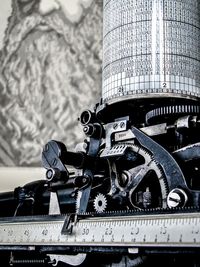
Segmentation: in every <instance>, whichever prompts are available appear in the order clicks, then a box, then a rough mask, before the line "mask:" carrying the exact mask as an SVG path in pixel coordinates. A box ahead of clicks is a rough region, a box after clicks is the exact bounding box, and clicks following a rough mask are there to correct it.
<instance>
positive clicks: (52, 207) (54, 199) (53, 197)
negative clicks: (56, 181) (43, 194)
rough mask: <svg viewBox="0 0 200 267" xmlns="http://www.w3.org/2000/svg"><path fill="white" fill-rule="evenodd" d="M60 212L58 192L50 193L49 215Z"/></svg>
mask: <svg viewBox="0 0 200 267" xmlns="http://www.w3.org/2000/svg"><path fill="white" fill-rule="evenodd" d="M58 214H60V205H59V201H58V195H57V192H51V193H50V203H49V215H58Z"/></svg>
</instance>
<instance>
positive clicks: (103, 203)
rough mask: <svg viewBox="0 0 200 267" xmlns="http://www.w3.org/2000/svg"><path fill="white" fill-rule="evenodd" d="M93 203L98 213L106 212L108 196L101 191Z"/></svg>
mask: <svg viewBox="0 0 200 267" xmlns="http://www.w3.org/2000/svg"><path fill="white" fill-rule="evenodd" d="M93 205H94V209H95V211H96V212H97V213H102V212H104V211H105V210H106V208H107V199H106V197H105V196H104V195H103V194H101V193H99V194H98V195H97V196H96V197H95V199H94V203H93Z"/></svg>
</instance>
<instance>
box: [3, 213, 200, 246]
mask: <svg viewBox="0 0 200 267" xmlns="http://www.w3.org/2000/svg"><path fill="white" fill-rule="evenodd" d="M12 220H13V219H12ZM63 224H64V217H63V216H60V217H59V216H57V218H56V219H54V217H51V216H47V217H46V218H45V219H42V217H41V219H39V218H38V220H37V219H34V220H31V219H27V221H25V220H22V221H20V218H18V219H17V220H16V221H9V220H5V221H1V222H0V246H4V247H6V246H68V247H70V246H101V247H102V246H106V247H119V246H120V247H137V248H139V247H187V248H193V247H200V213H181V214H164V215H163V214H162V215H146V216H145V215H142V216H113V217H94V218H87V219H82V220H79V221H78V222H77V223H76V224H75V225H74V226H73V231H72V233H71V234H66V235H62V234H61V231H62V228H63ZM0 249H1V248H0Z"/></svg>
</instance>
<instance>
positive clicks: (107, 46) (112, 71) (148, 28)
mask: <svg viewBox="0 0 200 267" xmlns="http://www.w3.org/2000/svg"><path fill="white" fill-rule="evenodd" d="M199 8H200V7H199V2H198V1H196V0H191V1H185V0H184V1H179V0H173V1H170V0H165V1H163V0H143V1H139V2H138V0H118V1H115V0H110V1H106V0H104V36H103V92H102V97H103V102H104V103H112V102H119V101H122V100H124V99H127V100H130V99H131V98H132V99H137V98H150V97H153V98H154V97H159V98H161V97H182V98H187V99H188V98H190V99H194V98H198V97H200V53H199V48H200V45H199V44H200V21H199V15H200V9H199Z"/></svg>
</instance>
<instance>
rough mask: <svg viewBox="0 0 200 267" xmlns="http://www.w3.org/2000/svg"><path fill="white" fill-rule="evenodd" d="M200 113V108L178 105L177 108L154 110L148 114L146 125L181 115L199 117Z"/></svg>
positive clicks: (167, 107)
mask: <svg viewBox="0 0 200 267" xmlns="http://www.w3.org/2000/svg"><path fill="white" fill-rule="evenodd" d="M199 113H200V106H197V105H177V106H166V107H160V108H156V109H153V110H151V111H149V112H148V113H147V114H146V123H147V124H152V123H155V121H157V122H158V121H159V122H161V121H162V118H163V117H166V116H168V117H169V116H170V117H172V116H173V117H174V116H177V115H178V116H179V115H186V114H191V115H198V114H199Z"/></svg>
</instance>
